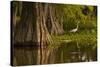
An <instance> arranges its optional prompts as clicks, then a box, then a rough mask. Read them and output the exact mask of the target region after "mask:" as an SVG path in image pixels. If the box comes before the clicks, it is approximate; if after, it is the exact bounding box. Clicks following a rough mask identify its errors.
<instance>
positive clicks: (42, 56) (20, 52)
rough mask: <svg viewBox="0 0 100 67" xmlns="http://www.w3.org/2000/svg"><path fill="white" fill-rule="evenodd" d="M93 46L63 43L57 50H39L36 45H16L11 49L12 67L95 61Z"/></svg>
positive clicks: (95, 53)
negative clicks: (16, 66)
mask: <svg viewBox="0 0 100 67" xmlns="http://www.w3.org/2000/svg"><path fill="white" fill-rule="evenodd" d="M33 44H34V45H33ZM93 45H94V44H82V43H81V44H80V43H78V42H76V41H71V42H69V43H66V42H63V43H61V45H59V46H58V47H57V48H51V49H49V48H48V47H47V46H45V47H42V48H40V46H36V43H23V44H20V45H19V44H18V45H17V44H16V46H14V48H13V49H14V50H13V65H36V64H56V63H73V62H90V61H96V60H97V47H96V46H95V47H93ZM52 47H53V46H52Z"/></svg>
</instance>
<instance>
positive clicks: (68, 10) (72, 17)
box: [58, 5, 97, 32]
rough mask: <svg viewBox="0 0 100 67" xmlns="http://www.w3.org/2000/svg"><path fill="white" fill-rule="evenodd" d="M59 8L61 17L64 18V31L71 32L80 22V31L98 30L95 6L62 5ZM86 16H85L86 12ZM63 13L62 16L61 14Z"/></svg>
mask: <svg viewBox="0 0 100 67" xmlns="http://www.w3.org/2000/svg"><path fill="white" fill-rule="evenodd" d="M58 7H59V8H58V9H59V11H58V12H59V14H58V15H59V16H60V18H61V16H63V18H62V19H63V25H64V30H65V31H66V32H68V31H69V30H71V29H73V28H76V24H77V22H78V21H80V24H79V29H80V30H89V31H90V30H91V29H94V30H95V29H96V22H97V21H96V20H97V18H96V16H93V15H94V14H95V12H94V9H96V8H94V6H84V5H61V6H58ZM61 10H62V11H61ZM83 11H85V13H86V14H84V12H83ZM61 13H62V14H61Z"/></svg>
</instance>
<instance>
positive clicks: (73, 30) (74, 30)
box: [70, 21, 80, 33]
mask: <svg viewBox="0 0 100 67" xmlns="http://www.w3.org/2000/svg"><path fill="white" fill-rule="evenodd" d="M79 23H80V21H78V22H77V26H76V28H75V29H72V30H70V32H74V33H75V32H77V31H78V26H79Z"/></svg>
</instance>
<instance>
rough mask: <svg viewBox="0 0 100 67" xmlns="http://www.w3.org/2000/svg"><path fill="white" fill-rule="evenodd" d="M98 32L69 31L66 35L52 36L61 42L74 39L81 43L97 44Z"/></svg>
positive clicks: (54, 39)
mask: <svg viewBox="0 0 100 67" xmlns="http://www.w3.org/2000/svg"><path fill="white" fill-rule="evenodd" d="M96 35H97V34H96V33H91V32H79V33H69V34H64V35H55V36H52V39H53V41H55V42H59V41H61V40H72V41H77V42H78V43H81V44H96V41H97V37H96Z"/></svg>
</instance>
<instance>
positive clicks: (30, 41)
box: [11, 1, 97, 66]
mask: <svg viewBox="0 0 100 67" xmlns="http://www.w3.org/2000/svg"><path fill="white" fill-rule="evenodd" d="M91 61H97V6H95V5H77V4H76V5H74V4H58V3H43V2H28V1H11V65H12V66H24V65H41V64H58V63H73V62H74V63H76V62H91Z"/></svg>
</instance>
